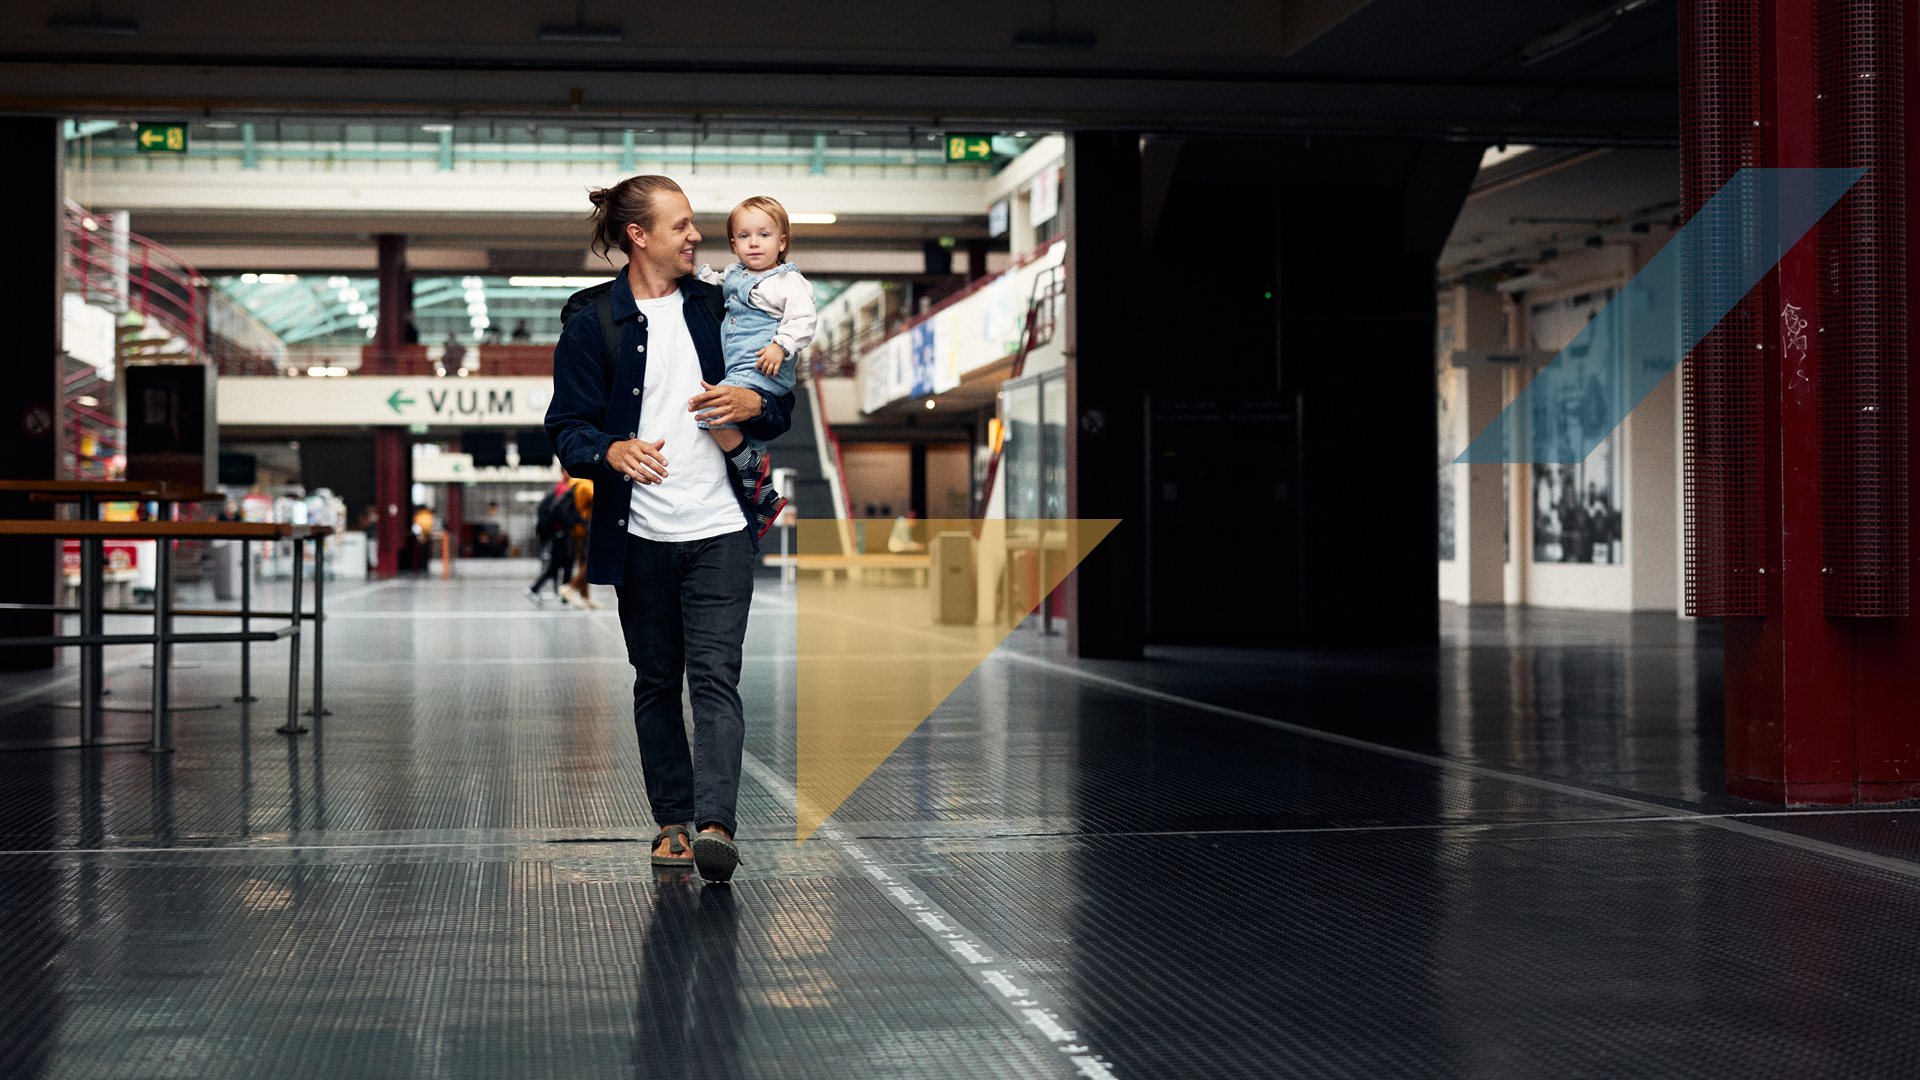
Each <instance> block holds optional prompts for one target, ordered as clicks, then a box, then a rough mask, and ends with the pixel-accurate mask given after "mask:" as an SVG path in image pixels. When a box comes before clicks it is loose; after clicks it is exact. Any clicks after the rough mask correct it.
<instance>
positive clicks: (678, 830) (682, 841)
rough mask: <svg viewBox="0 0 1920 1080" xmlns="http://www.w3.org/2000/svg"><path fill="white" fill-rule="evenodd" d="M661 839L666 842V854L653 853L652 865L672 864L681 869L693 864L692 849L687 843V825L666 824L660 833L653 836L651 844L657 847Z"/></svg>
mask: <svg viewBox="0 0 1920 1080" xmlns="http://www.w3.org/2000/svg"><path fill="white" fill-rule="evenodd" d="M662 840H665V841H666V842H667V852H668V854H665V855H658V854H656V855H654V857H653V865H655V866H673V867H680V868H682V869H685V868H686V867H689V866H692V865H693V851H692V849H691V848H690V847H689V846H688V844H687V827H686V826H685V825H667V826H664V827H662V828H661V830H660V835H658V836H656V837H654V838H653V846H654V847H656V848H657V847H659V846H660V841H662Z"/></svg>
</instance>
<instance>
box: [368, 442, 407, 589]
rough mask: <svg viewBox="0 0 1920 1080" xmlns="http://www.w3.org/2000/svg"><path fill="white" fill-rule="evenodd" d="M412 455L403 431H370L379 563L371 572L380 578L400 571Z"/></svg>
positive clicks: (405, 535)
mask: <svg viewBox="0 0 1920 1080" xmlns="http://www.w3.org/2000/svg"><path fill="white" fill-rule="evenodd" d="M412 453H413V449H412V447H410V446H408V445H407V435H406V432H405V431H403V430H401V429H400V428H395V427H383V428H376V429H374V432H373V498H374V505H375V507H376V508H377V509H378V511H379V514H380V521H379V525H378V527H377V528H376V530H375V534H374V535H375V538H376V539H377V540H378V542H379V548H380V552H379V555H380V561H379V564H378V565H377V567H376V568H375V571H374V572H375V573H376V574H378V575H379V576H380V577H392V576H394V575H395V574H398V573H399V572H400V548H401V545H403V544H404V543H406V537H407V528H408V519H409V518H410V517H411V516H412V512H413V499H412V492H411V488H412V483H411V479H412V472H413V469H412V466H413V460H412V456H411V455H412Z"/></svg>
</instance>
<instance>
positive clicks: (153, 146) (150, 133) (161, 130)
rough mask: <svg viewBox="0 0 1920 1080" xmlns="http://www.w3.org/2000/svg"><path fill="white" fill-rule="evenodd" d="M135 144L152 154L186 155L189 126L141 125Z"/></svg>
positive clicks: (135, 137) (135, 136)
mask: <svg viewBox="0 0 1920 1080" xmlns="http://www.w3.org/2000/svg"><path fill="white" fill-rule="evenodd" d="M133 142H134V145H135V146H137V147H139V148H140V149H141V150H143V151H145V152H147V153H150V154H184V153H186V152H187V125H185V124H141V125H140V130H139V131H138V132H137V133H136V134H135V135H134V137H133Z"/></svg>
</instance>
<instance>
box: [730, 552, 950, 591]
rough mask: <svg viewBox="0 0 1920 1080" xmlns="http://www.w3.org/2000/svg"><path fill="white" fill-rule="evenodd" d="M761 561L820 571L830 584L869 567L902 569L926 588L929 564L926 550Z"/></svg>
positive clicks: (887, 570) (770, 557) (772, 557)
mask: <svg viewBox="0 0 1920 1080" xmlns="http://www.w3.org/2000/svg"><path fill="white" fill-rule="evenodd" d="M762 561H763V562H765V564H766V565H768V566H791V567H793V568H794V569H795V570H797V571H799V572H801V573H817V574H820V575H822V577H823V578H825V580H826V583H827V584H829V585H831V584H833V583H834V582H835V581H837V580H839V579H840V578H842V577H845V578H846V579H847V580H848V581H852V580H854V574H856V573H858V574H860V575H861V577H862V578H864V577H865V575H866V572H867V571H870V570H878V571H880V572H881V573H882V574H883V575H884V574H887V573H890V572H892V571H895V570H905V571H907V572H908V573H911V574H912V575H913V583H914V586H915V587H917V588H925V587H926V584H927V570H928V567H930V566H931V565H932V560H931V558H930V557H929V556H928V555H927V553H926V552H912V553H901V554H897V555H896V554H894V553H892V552H887V553H879V552H876V553H874V554H872V555H768V556H766V557H765V558H764V559H763V560H762ZM882 580H884V578H883V579H882Z"/></svg>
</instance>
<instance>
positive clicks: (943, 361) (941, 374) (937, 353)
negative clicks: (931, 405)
mask: <svg viewBox="0 0 1920 1080" xmlns="http://www.w3.org/2000/svg"><path fill="white" fill-rule="evenodd" d="M927 322H928V323H929V324H930V325H931V326H932V327H933V392H934V393H936V394H944V393H946V392H947V391H949V390H951V389H953V388H954V387H956V386H959V385H960V316H959V315H958V314H956V313H955V312H954V311H953V310H951V309H949V310H946V311H943V312H941V313H940V314H938V315H935V316H934V317H933V318H931V319H928V320H927Z"/></svg>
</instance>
